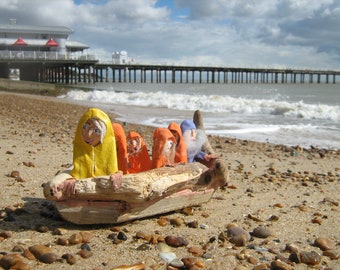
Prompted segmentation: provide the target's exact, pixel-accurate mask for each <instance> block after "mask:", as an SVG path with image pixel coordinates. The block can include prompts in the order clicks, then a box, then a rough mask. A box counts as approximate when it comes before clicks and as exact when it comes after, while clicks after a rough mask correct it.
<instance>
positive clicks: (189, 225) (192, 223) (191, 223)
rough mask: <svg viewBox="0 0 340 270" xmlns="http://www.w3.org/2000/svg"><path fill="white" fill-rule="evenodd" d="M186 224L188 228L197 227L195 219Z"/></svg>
mask: <svg viewBox="0 0 340 270" xmlns="http://www.w3.org/2000/svg"><path fill="white" fill-rule="evenodd" d="M187 226H188V227H189V228H194V229H197V228H198V222H197V220H194V221H190V222H188V223H187Z"/></svg>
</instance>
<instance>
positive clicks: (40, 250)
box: [28, 244, 52, 260]
mask: <svg viewBox="0 0 340 270" xmlns="http://www.w3.org/2000/svg"><path fill="white" fill-rule="evenodd" d="M28 249H29V251H30V252H32V254H33V255H34V257H35V258H37V259H38V260H40V257H41V256H43V255H44V254H46V253H52V249H51V248H49V247H47V246H44V245H39V244H37V245H34V246H31V247H29V248H28Z"/></svg>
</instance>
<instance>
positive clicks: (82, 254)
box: [77, 249, 93, 259]
mask: <svg viewBox="0 0 340 270" xmlns="http://www.w3.org/2000/svg"><path fill="white" fill-rule="evenodd" d="M77 255H79V256H80V257H82V258H84V259H88V258H90V257H92V256H93V253H92V251H89V250H86V249H82V250H80V251H78V252H77Z"/></svg>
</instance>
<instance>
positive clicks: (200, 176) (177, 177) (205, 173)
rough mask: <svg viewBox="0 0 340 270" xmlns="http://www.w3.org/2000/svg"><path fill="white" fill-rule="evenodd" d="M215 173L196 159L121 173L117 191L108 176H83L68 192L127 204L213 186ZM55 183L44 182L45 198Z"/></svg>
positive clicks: (56, 179)
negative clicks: (72, 191) (143, 170)
mask: <svg viewBox="0 0 340 270" xmlns="http://www.w3.org/2000/svg"><path fill="white" fill-rule="evenodd" d="M215 175H216V172H213V170H208V168H207V167H206V166H204V165H203V164H200V163H197V162H196V163H189V164H185V165H177V166H175V167H162V168H158V169H153V170H149V171H145V172H142V173H136V174H126V175H124V176H123V181H122V186H121V187H120V188H119V189H117V190H114V189H113V188H112V183H111V181H110V179H109V176H102V177H96V178H86V179H81V180H77V181H76V182H75V194H71V195H70V199H87V200H101V201H117V200H123V201H125V202H128V203H137V202H141V201H147V200H153V199H157V198H162V197H164V196H167V195H170V194H172V193H175V192H178V191H180V190H183V189H191V190H195V191H196V190H200V189H205V188H207V187H208V188H209V187H210V186H215V185H216V183H215V181H219V180H220V179H219V178H218V177H216V176H215ZM54 181H57V182H56V183H55V182H54ZM59 183H60V179H58V178H54V179H52V180H51V181H50V182H49V183H47V184H46V185H44V194H45V197H46V198H47V199H50V200H56V198H55V197H54V196H52V195H51V193H50V188H51V187H52V186H53V185H54V184H59Z"/></svg>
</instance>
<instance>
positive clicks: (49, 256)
mask: <svg viewBox="0 0 340 270" xmlns="http://www.w3.org/2000/svg"><path fill="white" fill-rule="evenodd" d="M57 259H58V256H57V255H56V254H55V253H52V252H51V253H45V254H43V255H42V256H40V257H39V261H41V262H43V263H48V264H51V263H54V262H55V261H56V260H57Z"/></svg>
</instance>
